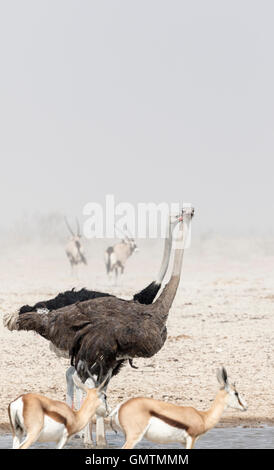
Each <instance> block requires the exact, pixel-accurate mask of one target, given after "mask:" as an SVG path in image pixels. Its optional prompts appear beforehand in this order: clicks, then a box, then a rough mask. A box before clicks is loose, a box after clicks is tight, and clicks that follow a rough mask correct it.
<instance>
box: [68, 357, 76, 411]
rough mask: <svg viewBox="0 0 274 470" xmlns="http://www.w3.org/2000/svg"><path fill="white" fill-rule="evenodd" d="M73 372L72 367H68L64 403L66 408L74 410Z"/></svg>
mask: <svg viewBox="0 0 274 470" xmlns="http://www.w3.org/2000/svg"><path fill="white" fill-rule="evenodd" d="M74 372H75V368H74V367H73V366H70V367H69V368H68V369H67V370H66V381H67V397H66V403H67V405H68V406H70V407H71V408H74V400H73V398H74V382H73V378H72V376H73V374H74Z"/></svg>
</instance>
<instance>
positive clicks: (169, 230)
mask: <svg viewBox="0 0 274 470" xmlns="http://www.w3.org/2000/svg"><path fill="white" fill-rule="evenodd" d="M174 228H175V225H173V226H171V224H170V223H168V227H167V233H166V238H165V246H164V253H163V259H162V264H161V267H160V270H159V273H158V276H157V278H156V281H155V282H156V284H162V282H163V279H164V277H165V275H166V272H167V268H168V265H169V260H170V255H171V248H172V233H173V230H174Z"/></svg>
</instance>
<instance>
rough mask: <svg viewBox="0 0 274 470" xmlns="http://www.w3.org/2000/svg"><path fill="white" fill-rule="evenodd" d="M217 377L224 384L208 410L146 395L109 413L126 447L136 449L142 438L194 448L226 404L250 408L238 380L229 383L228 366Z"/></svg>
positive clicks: (243, 408)
mask: <svg viewBox="0 0 274 470" xmlns="http://www.w3.org/2000/svg"><path fill="white" fill-rule="evenodd" d="M217 379H218V381H219V383H220V384H221V388H220V390H219V391H218V393H217V395H216V397H215V400H214V401H213V404H212V406H211V408H210V409H209V410H207V411H198V410H196V408H193V407H190V406H179V405H173V404H172V403H166V402H164V401H160V400H154V399H152V398H142V397H140V398H131V399H129V400H128V401H126V402H125V403H122V404H120V405H118V406H117V407H116V408H115V409H114V410H113V411H112V412H111V413H110V415H109V416H110V417H114V419H115V423H116V425H117V426H119V427H120V428H121V429H122V431H123V432H124V434H125V437H126V442H125V444H124V446H123V449H132V448H133V447H135V445H136V444H137V443H138V442H139V441H140V440H141V439H142V438H145V439H147V440H148V441H152V442H158V443H161V444H166V443H170V442H180V443H182V444H183V445H186V448H187V449H192V448H193V447H194V444H195V441H196V440H197V439H198V438H199V437H200V436H201V435H202V434H205V433H206V432H207V431H209V430H210V429H212V428H213V427H214V426H215V425H216V424H217V423H218V421H219V420H220V418H221V416H222V414H223V411H224V410H225V408H226V407H228V406H230V407H232V408H237V409H239V410H241V411H246V410H247V405H246V403H245V401H244V400H243V399H242V398H241V397H240V395H239V393H238V392H237V390H236V387H235V384H233V385H232V384H231V385H230V384H229V383H228V379H227V372H226V370H225V368H224V367H222V368H221V369H219V370H218V371H217Z"/></svg>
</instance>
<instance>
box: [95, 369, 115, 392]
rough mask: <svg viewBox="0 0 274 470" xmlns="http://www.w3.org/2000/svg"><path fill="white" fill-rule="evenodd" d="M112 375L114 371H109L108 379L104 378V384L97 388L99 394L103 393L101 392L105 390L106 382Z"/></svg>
mask: <svg viewBox="0 0 274 470" xmlns="http://www.w3.org/2000/svg"><path fill="white" fill-rule="evenodd" d="M111 373H112V371H108V373H107V375H106V377H105V378H104V380H103V382H102V383H101V384H100V385H99V387H97V391H98V392H101V390H103V388H104V386H105V384H106V382H107V381H108V379H109V378H110V377H111Z"/></svg>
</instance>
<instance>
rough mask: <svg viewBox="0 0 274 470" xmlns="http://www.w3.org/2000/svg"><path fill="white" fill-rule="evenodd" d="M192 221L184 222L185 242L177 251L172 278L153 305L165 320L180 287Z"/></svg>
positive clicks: (186, 218)
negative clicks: (185, 248) (185, 249)
mask: <svg viewBox="0 0 274 470" xmlns="http://www.w3.org/2000/svg"><path fill="white" fill-rule="evenodd" d="M190 220H191V219H190V218H189V217H187V216H186V217H185V219H184V221H183V240H182V241H181V242H180V243H181V247H180V248H176V249H175V253H174V261H173V269H172V273H171V278H170V280H169V282H168V283H167V285H166V286H165V288H164V290H163V292H162V293H161V295H160V296H159V297H158V299H157V300H156V302H154V304H153V307H154V308H155V310H156V312H157V311H158V314H159V315H160V316H161V317H163V320H166V319H167V316H168V313H169V310H170V308H171V305H172V303H173V300H174V297H175V295H176V292H177V289H178V285H179V283H180V278H181V272H182V264H183V256H184V246H185V242H186V239H187V235H188V230H189V224H190Z"/></svg>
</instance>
